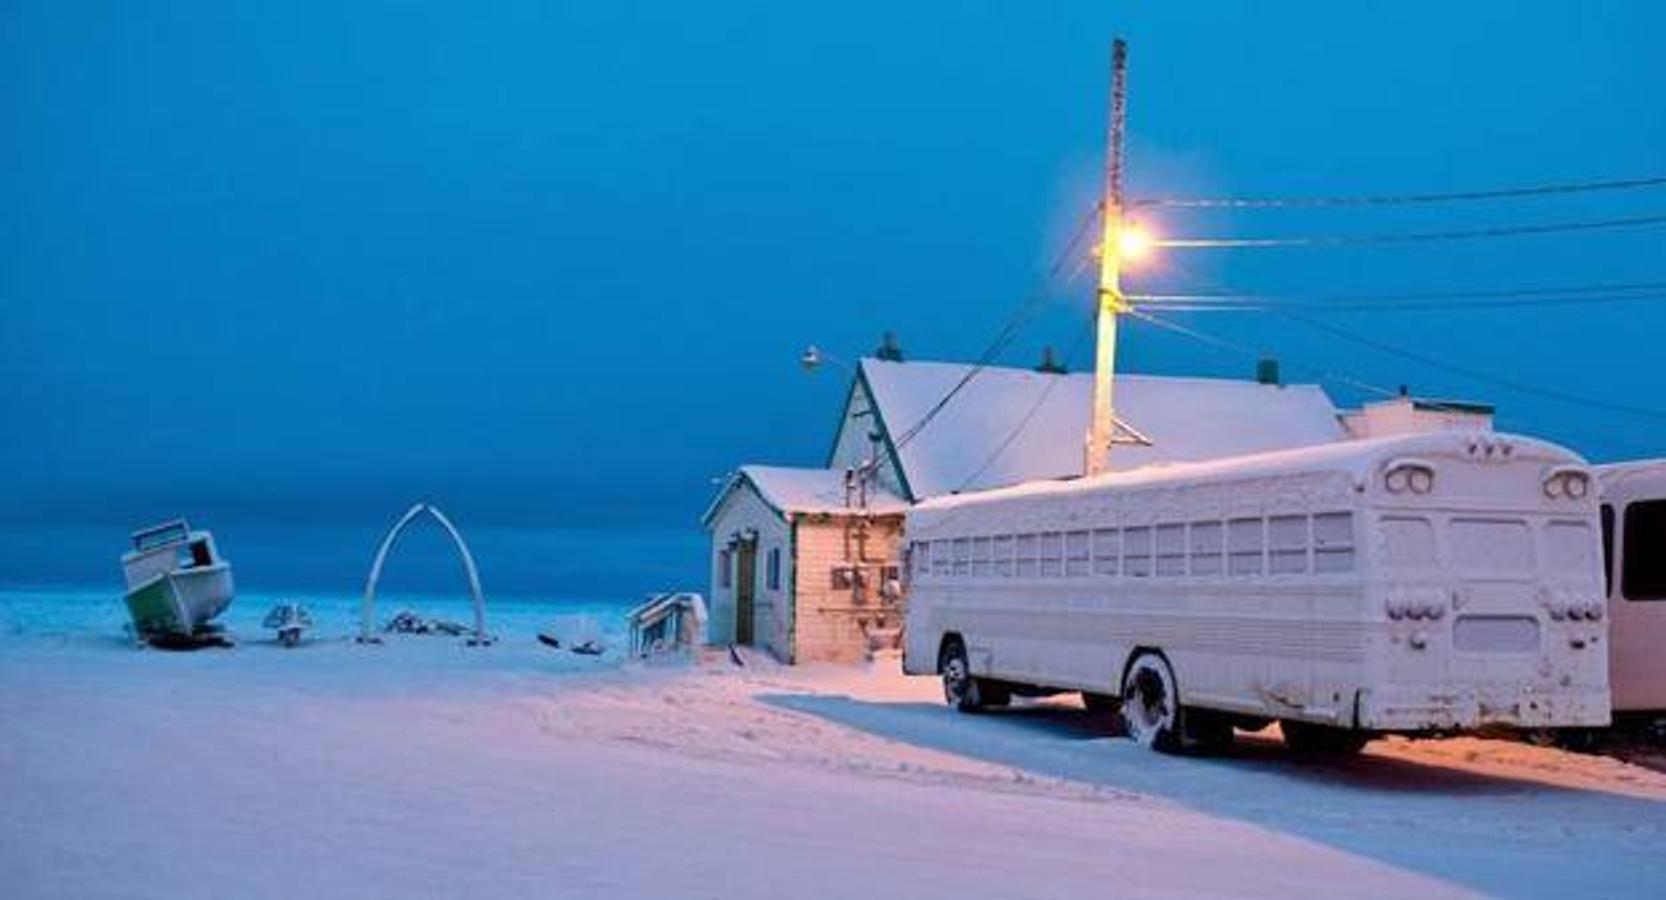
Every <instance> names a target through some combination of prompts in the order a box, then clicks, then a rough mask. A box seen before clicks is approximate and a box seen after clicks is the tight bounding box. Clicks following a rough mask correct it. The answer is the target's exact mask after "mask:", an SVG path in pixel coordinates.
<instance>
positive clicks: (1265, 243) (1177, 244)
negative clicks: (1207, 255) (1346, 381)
mask: <svg viewBox="0 0 1666 900" xmlns="http://www.w3.org/2000/svg"><path fill="white" fill-rule="evenodd" d="M1657 225H1666V215H1647V216H1630V217H1626V218H1620V219H1587V220H1584V221H1576V222H1553V223H1549V224H1544V225H1505V226H1497V227H1492V228H1472V229H1458V230H1452V231H1423V232H1412V233H1409V234H1359V235H1319V236H1306V237H1287V238H1163V239H1158V240H1154V241H1152V242H1151V243H1152V246H1155V247H1165V248H1170V249H1180V250H1220V249H1234V248H1244V247H1340V246H1348V245H1356V244H1358V245H1382V244H1414V243H1422V242H1426V241H1455V240H1470V239H1474V238H1491V237H1520V236H1523V235H1537V234H1561V233H1565V232H1570V231H1596V230H1605V229H1616V228H1647V227H1653V226H1657Z"/></svg>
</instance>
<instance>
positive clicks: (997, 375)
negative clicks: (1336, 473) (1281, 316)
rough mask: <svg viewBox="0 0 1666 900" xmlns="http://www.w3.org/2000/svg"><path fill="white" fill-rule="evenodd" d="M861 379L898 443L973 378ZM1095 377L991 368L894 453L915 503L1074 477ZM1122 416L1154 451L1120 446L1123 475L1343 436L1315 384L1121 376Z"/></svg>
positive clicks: (952, 368)
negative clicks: (1161, 465)
mask: <svg viewBox="0 0 1666 900" xmlns="http://www.w3.org/2000/svg"><path fill="white" fill-rule="evenodd" d="M861 365H862V375H863V377H864V378H865V379H866V381H867V384H868V386H869V389H870V390H871V391H872V394H873V399H874V402H875V403H876V404H877V405H878V407H879V410H880V414H881V415H882V416H883V418H884V422H885V425H886V427H887V428H888V429H889V430H890V433H891V435H892V436H893V437H899V438H900V435H902V434H903V433H905V432H906V431H908V429H909V428H910V427H912V426H913V425H914V423H916V422H918V421H920V420H921V418H922V417H924V416H925V415H926V413H927V412H928V411H929V410H930V409H931V407H932V406H933V405H934V404H935V403H937V402H938V400H940V399H941V398H942V397H943V396H944V395H945V394H946V393H948V391H949V390H950V389H951V388H953V387H954V385H955V384H956V383H957V382H959V381H960V379H961V378H962V377H964V375H965V374H966V372H967V370H968V369H969V368H970V366H968V365H966V364H962V363H941V362H888V361H884V360H878V359H872V358H865V359H863V360H862V363H861ZM1092 393H1093V376H1092V374H1091V373H1076V374H1066V375H1055V374H1048V373H1043V372H1037V371H1033V370H1030V369H1012V368H1003V367H996V366H991V367H988V368H985V369H984V370H983V371H982V372H980V373H978V375H977V377H976V378H973V379H972V380H971V381H970V382H968V383H967V385H966V387H965V388H964V389H963V390H962V391H961V392H960V393H959V394H958V395H957V396H956V397H955V398H954V399H953V401H951V402H950V403H949V404H948V405H947V406H945V407H944V408H943V410H942V412H940V413H939V414H938V415H937V416H936V418H934V419H932V421H931V422H930V423H928V424H927V425H926V426H925V428H924V429H922V430H921V431H920V433H919V435H918V436H917V437H915V438H914V439H913V440H912V441H910V442H908V443H907V444H905V445H904V446H903V447H902V448H901V449H900V451H899V455H900V457H901V458H900V462H901V465H902V468H903V470H904V472H905V474H906V477H907V482H908V486H909V487H910V488H911V493H913V495H914V496H915V497H916V498H917V499H923V498H926V497H934V496H939V495H943V494H949V493H953V492H956V491H961V490H982V489H987V488H992V487H999V486H1001V485H1008V484H1016V483H1018V482H1024V481H1033V480H1036V479H1043V478H1061V477H1065V476H1070V475H1078V474H1080V473H1081V471H1082V441H1083V438H1084V436H1085V435H1086V433H1087V428H1088V414H1089V410H1090V409H1091V406H1092V402H1091V400H1092ZM1115 405H1116V412H1117V417H1118V419H1120V420H1121V421H1122V422H1124V423H1126V424H1127V426H1128V427H1129V428H1130V429H1131V430H1132V431H1133V432H1137V433H1138V434H1139V435H1141V436H1143V437H1145V438H1148V439H1149V440H1150V442H1151V443H1150V445H1149V446H1139V445H1133V444H1121V443H1119V444H1118V445H1117V446H1116V447H1115V448H1114V449H1113V450H1112V452H1111V459H1112V465H1113V466H1114V467H1116V468H1118V469H1123V468H1133V467H1137V466H1145V465H1150V464H1152V463H1158V462H1181V461H1192V460H1203V459H1214V458H1218V457H1223V456H1242V455H1245V454H1249V453H1259V452H1265V451H1269V450H1282V449H1286V448H1290V447H1301V446H1307V445H1311V444H1323V443H1329V442H1333V441H1340V440H1343V439H1344V438H1346V436H1347V435H1346V432H1345V431H1344V429H1343V426H1342V424H1341V421H1340V420H1339V419H1338V418H1337V409H1336V407H1335V405H1334V404H1332V403H1331V400H1330V398H1329V397H1328V396H1326V395H1325V392H1324V391H1323V390H1322V389H1321V388H1319V387H1318V386H1317V385H1310V384H1294V385H1284V386H1279V385H1269V384H1261V383H1258V382H1254V381H1239V380H1232V379H1223V378H1176V377H1168V376H1158V375H1120V374H1119V375H1118V376H1117V377H1116V384H1115Z"/></svg>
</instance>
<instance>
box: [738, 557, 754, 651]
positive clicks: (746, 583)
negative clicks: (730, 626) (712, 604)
mask: <svg viewBox="0 0 1666 900" xmlns="http://www.w3.org/2000/svg"><path fill="white" fill-rule="evenodd" d="M757 576H758V542H757V541H742V542H741V543H740V545H739V546H737V547H736V548H735V643H737V644H751V643H752V598H753V596H754V595H755V594H756V593H757V590H758V577H757Z"/></svg>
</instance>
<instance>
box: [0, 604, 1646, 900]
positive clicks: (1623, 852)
mask: <svg viewBox="0 0 1666 900" xmlns="http://www.w3.org/2000/svg"><path fill="white" fill-rule="evenodd" d="M245 599H247V598H245ZM67 602H71V601H68V600H65V599H64V598H62V597H59V596H57V595H50V594H41V595H18V594H10V595H4V596H3V597H0V686H3V687H4V690H3V691H0V798H4V799H3V802H0V894H4V895H5V896H8V897H42V896H54V897H107V896H108V897H152V896H154V897H163V896H168V897H176V896H177V897H192V896H205V897H206V896H272V897H290V896H313V897H338V896H339V897H346V896H352V897H366V896H433V897H453V896H464V895H467V896H477V897H491V896H525V895H533V894H537V895H547V896H611V897H640V896H650V895H656V896H657V895H667V896H710V897H724V898H730V900H734V898H748V897H754V896H756V897H762V896H769V897H774V898H779V897H782V896H830V897H842V896H903V895H907V896H919V897H939V896H941V897H956V898H964V897H967V896H986V897H1063V896H1119V897H1120V896H1154V895H1174V894H1183V895H1208V896H1221V895H1237V896H1256V897H1265V896H1279V897H1286V896H1308V895H1313V894H1316V893H1319V892H1323V893H1324V894H1326V895H1343V894H1345V895H1349V896H1407V895H1413V894H1416V895H1424V896H1451V895H1460V894H1466V893H1483V894H1504V895H1511V896H1546V897H1549V896H1602V897H1621V896H1639V897H1642V896H1657V895H1658V891H1659V885H1660V884H1661V883H1662V879H1663V878H1666V862H1663V855H1662V852H1661V848H1662V846H1663V844H1666V776H1662V775H1660V774H1657V773H1654V772H1651V771H1649V770H1646V769H1641V768H1637V767H1633V766H1630V765H1626V764H1624V763H1620V762H1616V761H1613V760H1608V759H1605V758H1601V757H1584V756H1574V755H1569V754H1565V753H1562V752H1559V751H1554V750H1547V749H1542V748H1536V747H1529V746H1525V745H1519V744H1512V743H1504V742H1495V741H1483V740H1459V741H1444V742H1423V743H1409V742H1402V741H1394V742H1383V743H1379V744H1375V745H1373V747H1372V749H1371V750H1370V751H1369V752H1368V753H1367V755H1366V756H1364V757H1363V758H1360V759H1357V760H1352V761H1349V762H1346V763H1336V764H1315V763H1298V762H1294V761H1292V760H1289V759H1287V758H1286V757H1285V756H1284V755H1283V754H1282V753H1281V752H1280V751H1279V749H1278V747H1277V745H1276V742H1275V741H1273V739H1272V738H1271V737H1262V736H1254V737H1251V738H1249V739H1247V740H1246V741H1245V742H1244V744H1245V746H1244V748H1243V749H1242V750H1241V751H1240V752H1238V753H1236V754H1235V755H1233V756H1231V757H1228V758H1222V759H1173V758H1162V757H1154V756H1152V755H1150V754H1146V753H1143V752H1141V751H1138V750H1136V749H1135V748H1133V747H1131V746H1129V745H1128V744H1127V742H1125V741H1122V740H1120V739H1118V738H1116V737H1114V736H1112V735H1110V734H1109V733H1108V730H1107V726H1106V725H1105V723H1103V722H1099V721H1095V720H1093V719H1091V718H1089V717H1087V716H1086V715H1084V714H1083V713H1082V712H1081V711H1080V710H1079V709H1078V708H1076V707H1075V706H1074V704H1071V703H1068V702H1064V701H1060V702H1056V703H1045V704H1034V705H1029V706H1025V707H1022V708H1019V709H1015V710H1013V711H1010V712H1008V713H1006V714H1001V715H990V716H984V717H966V716H958V715H955V714H953V713H951V712H949V711H947V710H946V709H944V708H943V707H942V706H941V704H940V703H939V702H938V701H937V693H936V686H935V685H934V684H933V683H931V682H930V681H928V680H921V679H906V678H903V677H901V676H900V675H898V674H897V673H896V672H895V670H894V667H886V666H877V667H875V668H873V669H868V670H856V669H843V668H812V669H800V670H791V669H782V668H779V667H774V666H771V665H768V664H767V663H762V662H759V663H756V664H755V665H753V666H751V667H749V668H747V669H745V670H737V669H734V668H733V667H731V666H729V665H728V664H727V663H726V661H720V660H715V659H714V660H711V661H708V662H706V663H705V664H702V665H698V666H694V665H678V666H652V667H645V666H638V665H630V664H623V663H621V662H619V661H618V660H617V659H610V658H603V659H600V660H595V659H587V658H583V657H574V656H571V655H569V654H564V653H555V652H552V651H549V650H547V649H546V648H543V647H542V646H541V645H538V644H537V643H535V642H533V641H532V640H531V639H530V633H531V631H530V629H531V627H532V625H533V624H534V623H535V622H537V621H539V620H541V619H542V618H543V617H545V616H547V615H549V613H550V611H551V608H550V607H549V606H547V605H546V606H539V605H535V604H527V609H525V610H521V611H511V610H508V609H504V610H503V611H502V612H503V614H502V615H500V616H495V617H494V619H495V620H496V621H497V622H498V625H497V626H496V630H497V631H498V632H499V633H500V634H501V635H502V636H503V637H504V641H503V642H502V643H501V644H500V645H498V646H496V647H493V648H490V649H486V650H474V649H469V648H465V647H463V646H461V644H460V642H458V641H456V640H454V639H445V638H405V639H402V640H396V641H394V642H392V643H390V644H388V645H386V646H382V647H377V648H363V647H357V646H354V645H352V644H349V643H347V642H345V641H342V640H329V641H323V642H319V643H315V644H313V645H311V646H307V647H303V648H300V649H297V650H293V651H288V650H283V649H280V648H277V647H275V646H272V645H270V644H268V643H265V642H264V641H263V640H256V641H246V642H244V643H243V644H242V645H241V646H239V647H238V648H237V649H235V650H230V651H205V652H200V653H196V654H185V655H181V654H167V653H160V652H155V651H138V650H134V649H132V647H131V645H130V644H128V643H125V642H124V641H122V640H120V639H119V638H118V637H116V636H115V634H114V632H108V631H107V632H103V633H100V632H97V631H96V630H94V629H92V628H91V626H89V624H88V622H87V620H86V619H85V618H82V617H81V616H83V613H84V612H85V611H83V613H71V612H66V611H65V607H63V606H62V605H59V606H54V605H53V604H55V603H57V604H63V603H67ZM239 604H245V600H239ZM245 605H246V606H252V605H256V604H252V603H251V604H245ZM350 606H351V605H350V604H348V603H345V602H344V603H343V604H342V605H341V608H340V609H339V610H337V611H336V612H332V613H330V614H329V615H328V616H327V617H326V618H327V619H328V622H327V623H323V624H325V628H324V629H323V630H326V631H330V632H332V633H333V634H335V635H342V634H345V633H347V631H348V630H349V627H350V625H351V622H352V614H353V612H354V610H352V609H351V608H350ZM392 606H393V605H392V604H390V606H389V609H390V610H391V608H392ZM88 608H94V607H92V606H89V607H88ZM262 611H264V605H260V609H258V610H255V609H247V608H245V609H243V610H242V612H243V614H244V615H245V616H246V617H247V618H246V619H244V620H240V621H244V622H247V621H250V620H256V619H258V613H259V612H262ZM117 612H118V613H119V609H118V610H117ZM592 612H593V613H594V614H595V615H596V616H597V619H598V621H602V622H604V623H615V620H614V619H613V618H612V616H611V615H604V613H608V612H609V611H608V610H605V609H602V608H599V607H598V608H595V609H594V610H592ZM338 614H339V615H338ZM458 617H461V613H460V612H459V614H458ZM99 621H102V620H99ZM115 624H116V625H118V626H119V615H118V617H117V619H116V623H115ZM610 628H613V629H615V630H613V631H612V632H611V633H612V634H614V635H616V634H617V631H616V624H610ZM240 630H244V631H246V634H247V636H250V637H260V635H258V634H257V633H256V632H255V631H254V630H250V629H242V628H240Z"/></svg>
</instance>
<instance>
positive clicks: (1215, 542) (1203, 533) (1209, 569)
mask: <svg viewBox="0 0 1666 900" xmlns="http://www.w3.org/2000/svg"><path fill="white" fill-rule="evenodd" d="M1223 532H1224V528H1223V526H1222V525H1221V523H1219V522H1193V523H1192V527H1191V542H1192V574H1193V575H1219V574H1221V572H1222V571H1224V570H1225V567H1226V563H1225V561H1224V559H1225V558H1224V557H1223V556H1222V555H1221V553H1222V545H1223V543H1224V540H1225V538H1224V534H1223Z"/></svg>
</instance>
